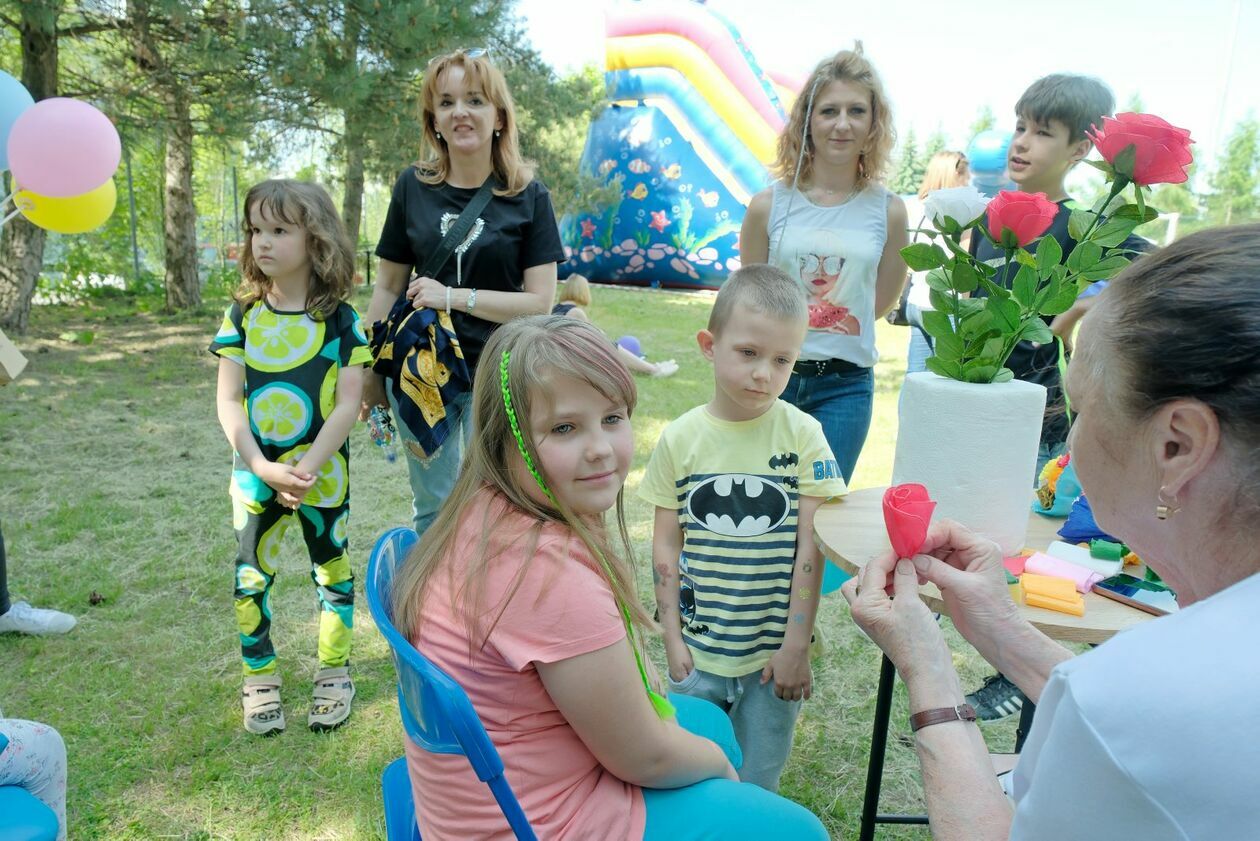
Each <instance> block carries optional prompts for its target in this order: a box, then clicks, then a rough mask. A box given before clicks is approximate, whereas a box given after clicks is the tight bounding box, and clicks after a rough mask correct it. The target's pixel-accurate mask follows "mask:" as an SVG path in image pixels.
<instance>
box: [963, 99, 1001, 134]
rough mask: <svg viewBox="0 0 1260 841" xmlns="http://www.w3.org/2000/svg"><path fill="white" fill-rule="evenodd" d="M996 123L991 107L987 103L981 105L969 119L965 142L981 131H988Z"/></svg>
mask: <svg viewBox="0 0 1260 841" xmlns="http://www.w3.org/2000/svg"><path fill="white" fill-rule="evenodd" d="M996 125H997V120H996V119H994V117H993V109H992V108H990V107H989V106H988V105H981V106H980V107H979V108H978V109H977V110H976V116H975V119H973V120H972V121H971V127H970V128H969V129H968V130H967V142H968V143H970V142H971V141H972V139H973V138H975V136H976V135H977V134H979V133H980V132H982V131H988V130H989V129H991V128H993V127H994V126H996Z"/></svg>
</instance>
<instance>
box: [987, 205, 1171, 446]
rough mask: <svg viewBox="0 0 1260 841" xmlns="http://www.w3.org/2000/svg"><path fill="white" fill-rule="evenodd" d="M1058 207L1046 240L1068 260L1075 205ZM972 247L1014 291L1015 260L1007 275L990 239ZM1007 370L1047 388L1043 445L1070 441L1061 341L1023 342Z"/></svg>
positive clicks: (1130, 247) (1147, 246)
mask: <svg viewBox="0 0 1260 841" xmlns="http://www.w3.org/2000/svg"><path fill="white" fill-rule="evenodd" d="M1058 204H1059V212H1058V213H1057V214H1055V217H1054V222H1052V223H1051V225H1050V229H1049V230H1047V231H1046V233H1045V236H1048V237H1054V238H1055V239H1056V240H1058V242H1059V245H1060V246H1062V248H1063V254H1064V257H1065V258H1066V256H1067V255H1068V254H1070V253H1072V249H1073V248H1075V247H1076V240H1074V239H1072V237H1071V236H1070V235H1069V234H1068V218H1069V217H1070V216H1071V215H1072V209H1073V206H1074V202H1073V201H1072V199H1070V198H1068V199H1064V200H1063V201H1061V202H1059V203H1058ZM971 243H972V244H971V253H972V254H973V255H974V256H975V257H976V258H977V259H979V260H981V261H983V262H986V263H990V264H993V265H995V266H996V267H997V270H998V273H997V274H996V275H995V276H994V278H993V282H994V283H996V284H998V285H999V286H1001V287H1003V288H1004V289H1010V288H1011V281H1012V280H1013V279H1014V278H1015V273H1016V272H1017V271H1018V270H1019V264H1018V263H1016V262H1015V261H1013V260H1012V261H1011V265H1010V267H1009V268H1008V269H1007V271H1006V272H1005V273H1004V272H1003V271H1002V261H1003V260H1004V259H1005V255H1004V253H1003V252H1002V251H999V250H998V249H997V248H995V247H994V246H993V244H992V243H990V242H989V240H988V239H987V238H986V237H983V236H980V235H973V236H972V238H971ZM1151 247H1152V246H1151V243H1150V242H1149V241H1147V240H1145V239H1143V238H1142V237H1140V236H1137V235H1136V234H1133V235H1130V236H1129V238H1128V239H1126V240H1125V241H1124V242H1122V243H1121V244H1120V245H1119V247H1118V250H1120V251H1130V252H1134V253H1135V254H1141V253H1145V252H1147V251H1149V250H1151ZM1030 248H1035V246H1030ZM1130 256H1134V255H1130ZM971 294H972V295H973V296H974V297H977V298H986V297H988V294H989V293H988V292H987V291H986V290H985V288H984V287H983V286H981V287H980V288H978V289H977V290H976V291H975V292H973V293H971ZM1042 320H1043V321H1045V322H1046V324H1049V323H1050V322H1051V321H1053V320H1054V317H1053V316H1048V315H1044V316H1042ZM1006 367H1007V368H1010V369H1011V372H1012V373H1013V374H1015V378H1016V379H1020V380H1025V381H1027V382H1030V383H1037V384H1038V385H1043V386H1045V387H1046V391H1047V394H1046V418H1045V421H1044V422H1043V423H1042V426H1041V442H1042V443H1043V444H1049V445H1050V446H1055V445H1057V444H1061V443H1063V442H1064V441H1066V440H1067V434H1068V422H1067V415H1066V413H1065V412H1064V411H1063V405H1064V400H1063V383H1062V375H1061V374H1060V372H1059V339H1058V337H1055V339H1054V341H1052V342H1049V343H1047V344H1044V345H1041V346H1040V347H1037V346H1034V345H1033V343H1032V342H1029V341H1026V340H1021V341H1020V342H1019V343H1018V344H1016V345H1015V350H1014V351H1012V353H1011V357H1010V359H1008V360H1007V361H1006Z"/></svg>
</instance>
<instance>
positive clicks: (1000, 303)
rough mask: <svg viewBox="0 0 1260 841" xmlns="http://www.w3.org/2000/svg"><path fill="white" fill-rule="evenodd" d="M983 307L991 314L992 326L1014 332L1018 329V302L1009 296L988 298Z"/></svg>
mask: <svg viewBox="0 0 1260 841" xmlns="http://www.w3.org/2000/svg"><path fill="white" fill-rule="evenodd" d="M984 308H985V309H986V310H988V311H989V312H990V313H992V314H993V326H994V327H996V328H997V329H998V330H1001V331H1003V332H1004V333H1014V332H1015V331H1016V330H1018V329H1019V321H1020V314H1021V310H1020V307H1019V304H1017V303H1015V302H1014V301H1012V300H1010V299H1009V298H989V300H988V303H986V304H985V305H984Z"/></svg>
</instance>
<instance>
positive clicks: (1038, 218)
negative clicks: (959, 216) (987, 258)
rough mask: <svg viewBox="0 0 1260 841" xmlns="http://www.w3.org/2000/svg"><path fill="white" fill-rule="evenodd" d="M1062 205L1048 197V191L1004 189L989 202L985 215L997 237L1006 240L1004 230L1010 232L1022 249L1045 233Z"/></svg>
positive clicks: (990, 230) (990, 229)
mask: <svg viewBox="0 0 1260 841" xmlns="http://www.w3.org/2000/svg"><path fill="white" fill-rule="evenodd" d="M1058 213H1059V206H1058V205H1057V204H1055V203H1054V202H1052V201H1050V200H1049V199H1047V198H1046V194H1045V193H1018V192H1015V191H1014V190H1003V191H1002V192H1000V193H998V194H997V196H996V197H994V199H993V201H991V202H989V206H988V208H986V210H985V214H986V215H987V216H988V220H989V233H990V234H992V235H993V238H994V239H995V240H998V241H999V242H1000V241H1001V240H1002V231H1010V232H1011V234H1012V235H1013V236H1014V237H1015V239H1016V241H1018V242H1019V246H1020V248H1023V247H1025V246H1026V245H1028V243H1030V242H1032V241H1033V240H1035V239H1036V238H1037V237H1039V236H1041V235H1042V234H1044V233H1045V232H1046V231H1047V230H1048V229H1049V228H1050V225H1051V223H1052V222H1054V217H1055V216H1056V215H1058Z"/></svg>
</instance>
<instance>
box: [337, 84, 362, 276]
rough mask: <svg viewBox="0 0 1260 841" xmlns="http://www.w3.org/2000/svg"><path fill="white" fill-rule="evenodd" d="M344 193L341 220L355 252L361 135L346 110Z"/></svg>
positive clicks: (360, 201)
mask: <svg viewBox="0 0 1260 841" xmlns="http://www.w3.org/2000/svg"><path fill="white" fill-rule="evenodd" d="M345 116H346V134H345V138H346V192H345V194H344V195H343V196H342V199H341V220H342V222H344V223H345V226H346V233H348V234H349V235H350V242H351V243H353V244H354V248H355V250H356V251H357V250H358V248H359V225H360V222H361V221H362V218H363V133H362V131H361V130H360V129H359V124H358V123H356V122H353V121H354V120H355V117H354V115H352V114H351V113H350V109H346V112H345Z"/></svg>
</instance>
